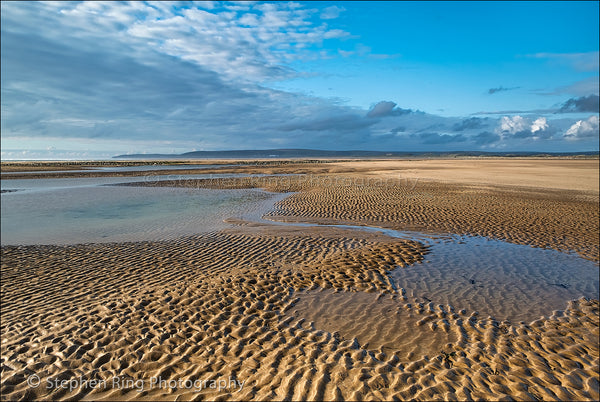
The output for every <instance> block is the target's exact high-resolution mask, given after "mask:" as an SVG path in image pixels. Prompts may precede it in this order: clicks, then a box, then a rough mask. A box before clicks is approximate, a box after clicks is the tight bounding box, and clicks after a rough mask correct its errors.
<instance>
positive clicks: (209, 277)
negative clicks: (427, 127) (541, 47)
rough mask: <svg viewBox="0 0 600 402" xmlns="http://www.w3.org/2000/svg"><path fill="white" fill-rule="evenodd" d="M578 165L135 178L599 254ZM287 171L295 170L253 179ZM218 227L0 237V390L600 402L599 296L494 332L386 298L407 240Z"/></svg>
mask: <svg viewBox="0 0 600 402" xmlns="http://www.w3.org/2000/svg"><path fill="white" fill-rule="evenodd" d="M425 162H428V163H433V162H435V161H433V162H431V161H424V162H423V163H425ZM442 162H443V163H444V164H446V163H447V164H449V165H450V166H451V165H452V163H451V162H453V161H438V162H437V163H442ZM490 162H491V161H490ZM570 162H573V164H570ZM581 162H586V163H587V164H584V165H585V166H583V167H582V166H580V165H579V163H581ZM592 162H594V163H595V165H594V164H593V163H592V164H590V161H577V160H575V161H565V160H547V161H546V163H547V164H548V166H547V168H548V171H549V172H550V174H551V175H555V176H556V177H559V176H560V177H563V179H561V180H562V181H561V180H552V181H551V183H550V182H548V181H547V178H544V177H543V176H542V178H541V179H539V180H536V179H535V177H531V176H527V178H522V180H521V179H519V174H517V173H516V171H515V170H514V169H513V167H512V165H510V164H512V163H515V161H514V160H510V161H508V162H507V163H509V165H507V172H506V174H505V175H504V176H501V177H502V178H501V179H498V182H495V179H493V178H490V177H487V178H486V176H485V171H484V170H485V169H483V168H478V172H477V173H473V174H472V175H471V176H468V177H467V176H464V175H462V176H460V177H455V176H452V174H450V173H444V172H445V170H444V169H442V170H444V172H439V171H438V172H437V173H435V174H434V173H431V176H428V177H425V176H424V177H423V178H422V179H419V180H418V181H417V183H416V185H415V184H414V182H413V181H407V180H404V181H398V180H396V181H389V180H387V179H388V178H389V176H387V175H389V174H390V172H389V169H390V167H389V166H387V165H386V167H385V168H384V167H382V165H379V164H377V162H373V163H375V165H372V166H371V167H369V164H367V163H365V162H355V163H356V165H354V166H353V165H352V164H348V165H345V164H346V163H345V162H344V163H342V164H341V165H339V166H338V165H336V164H337V163H339V162H334V163H331V164H330V163H327V164H318V165H314V166H313V165H310V164H305V165H303V166H304V167H303V169H305V170H304V172H305V173H310V174H311V175H314V176H310V177H307V176H286V177H284V178H282V177H272V178H270V179H269V178H262V179H260V180H261V181H258V179H239V178H236V179H229V180H204V181H202V180H193V181H191V180H185V181H178V182H161V183H151V182H143V183H144V184H143V185H177V186H186V187H208V188H211V187H219V188H245V187H259V188H266V189H269V190H272V191H280V192H286V191H294V194H292V195H290V197H288V198H286V199H284V200H283V201H281V202H279V203H278V204H277V206H276V208H275V209H274V210H273V211H272V212H271V213H270V214H269V216H267V218H268V219H275V220H286V221H300V222H314V223H346V224H359V225H361V224H362V225H365V224H369V225H373V226H380V227H389V228H395V229H407V228H410V229H419V230H423V231H428V232H431V233H439V232H442V233H443V232H449V233H458V234H464V233H468V234H480V235H484V236H489V237H494V238H500V239H504V240H507V241H509V242H513V243H519V244H529V245H532V246H536V247H546V248H552V249H556V250H562V251H567V250H570V251H574V252H576V253H578V254H579V255H581V256H583V257H586V258H588V259H591V260H592V261H598V249H599V247H598V242H599V241H598V216H599V214H598V190H597V183H595V184H594V185H591V184H590V183H589V182H588V181H586V180H587V179H585V177H588V175H589V176H590V177H594V174H595V175H596V176H595V177H597V174H598V172H597V167H598V165H597V163H598V162H597V161H592ZM386 163H391V162H386ZM396 163H405V162H404V161H400V162H396ZM456 163H457V165H456V166H459V164H464V163H466V162H465V161H458V162H456ZM519 163H521V162H519ZM324 166H325V167H324ZM460 166H463V165H460ZM399 168H401V167H400V166H399V165H394V166H392V169H399ZM501 168H502V166H501V163H500V162H494V168H493V169H500V170H501ZM253 169H259V168H257V167H254V168H253ZM287 169H289V170H291V172H289V173H294V172H293V170H294V169H295V168H294V167H293V166H279V167H278V166H269V167H266V168H264V169H263V172H265V173H269V174H272V173H281V172H283V171H286V170H287ZM334 169H341V170H342V171H340V172H337V173H336V172H335V171H333V170H334ZM369 169H370V170H371V171H369ZM420 169H421V170H420V171H422V172H424V171H425V169H424V168H420ZM457 169H458V170H460V169H463V168H459V167H457ZM489 169H492V168H491V167H489ZM532 169H538V170H540V171H541V172H543V171H544V166H543V163H542V162H539V163H538V161H535V166H534V167H532ZM351 170H354V171H351ZM563 170H566V173H564V175H563V173H562V172H563ZM580 170H582V171H583V172H582V173H576V172H579V171H580ZM373 172H379V173H373ZM569 172H570V173H571V174H572V177H576V175H577V174H579V176H577V177H580V178H581V180H579V179H577V180H575V179H573V180H572V181H571V180H567V179H568V177H569ZM295 173H298V172H295ZM394 174H395V173H394ZM443 174H448V175H449V176H448V177H440V176H439V175H443ZM456 174H458V173H456ZM436 175H438V176H436ZM499 177H500V176H499ZM365 178H367V179H368V178H379V179H382V180H383V181H369V180H366V181H365V180H363V179H365ZM3 179H4V177H3ZM361 180H362V181H361ZM386 180H387V181H386ZM570 182H572V183H570ZM360 183H361V184H360ZM358 184H360V185H358ZM140 185H141V184H140ZM230 222H231V223H235V224H236V225H237V226H236V227H234V228H233V229H227V230H222V231H218V232H212V233H208V234H202V235H194V236H188V237H184V238H181V239H177V240H172V241H163V242H131V243H107V244H86V245H73V246H3V247H2V259H1V270H2V271H1V272H2V281H1V282H2V283H1V293H2V302H1V313H2V321H1V329H2V343H1V349H0V351H1V366H0V367H1V373H0V374H1V388H0V390H1V393H2V399H3V400H18V399H27V400H29V399H88V400H98V399H118V400H122V399H132V400H156V399H162V400H192V399H193V400H202V399H210V400H214V399H219V400H247V399H259V400H264V399H275V400H283V399H293V400H321V399H327V400H340V399H352V400H359V399H362V400H365V399H366V400H382V399H383V400H390V399H400V400H406V399H416V400H431V399H444V400H456V399H459V400H466V399H487V400H498V399H517V400H573V399H576V400H597V399H598V398H599V397H600V394H599V390H598V386H599V378H598V371H599V350H598V349H599V348H598V341H599V330H598V327H599V324H598V321H599V308H600V305H599V302H598V300H589V299H579V300H574V301H572V302H570V303H569V304H568V305H565V306H564V309H563V310H560V311H549V312H548V315H547V316H546V317H544V318H540V319H537V320H535V321H532V322H525V323H519V322H511V321H508V320H502V321H498V320H496V319H493V318H488V317H481V316H478V315H476V314H475V313H474V312H473V311H466V310H457V309H455V308H454V307H453V306H450V305H443V304H439V303H436V302H435V301H433V302H431V303H423V302H420V301H419V300H415V299H412V298H411V297H408V296H407V295H405V294H403V292H402V290H401V289H398V288H396V287H395V286H394V284H393V282H392V280H391V275H390V271H391V270H393V269H396V267H401V268H400V269H407V270H409V269H411V267H414V265H415V264H418V263H419V262H420V261H423V260H424V259H425V258H427V253H428V248H427V247H426V246H424V245H423V244H421V243H419V242H416V241H410V240H403V239H393V238H390V237H387V236H384V235H382V234H375V233H368V232H364V231H359V230H340V229H336V228H331V227H317V228H314V227H313V228H306V227H292V226H285V227H282V226H274V225H269V224H268V223H256V222H247V221H242V220H239V219H231V220H230ZM359 324H360V325H359ZM365 324H366V325H365ZM369 327H372V328H373V330H372V331H368V330H366V331H365V328H369ZM32 375H33V377H32ZM159 378H160V379H161V380H163V382H162V383H158V384H156V383H152V381H154V380H156V379H159ZM32 379H33V380H32ZM36 379H39V383H40V385H39V386H37V387H32V386H31V384H32V381H33V385H35V384H36V382H35V380H36ZM61 380H70V382H69V381H66V382H65V383H62V384H61V383H60V381H61ZM92 380H96V382H95V383H94V382H93V381H92ZM28 381H29V384H28ZM84 381H87V382H84ZM126 381H129V382H126ZM169 381H171V384H169ZM186 381H187V382H186ZM211 381H212V383H211ZM219 381H223V382H225V383H226V385H223V383H219ZM242 382H243V386H241V385H240V384H241V383H242ZM211 384H213V385H214V386H215V388H211ZM236 384H237V385H236ZM48 385H50V386H48ZM60 385H66V386H63V387H61V386H60ZM71 385H72V386H71ZM171 385H173V388H171V387H170V386H171ZM221 385H223V386H222V388H223V389H218V387H219V386H221ZM70 386H71V387H70Z"/></svg>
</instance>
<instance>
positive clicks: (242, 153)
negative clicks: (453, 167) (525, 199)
mask: <svg viewBox="0 0 600 402" xmlns="http://www.w3.org/2000/svg"><path fill="white" fill-rule="evenodd" d="M575 155H586V156H588V155H589V156H597V155H598V151H591V152H483V151H448V152H385V151H327V150H320V149H250V150H232V151H194V152H186V153H183V154H129V155H117V156H114V157H113V158H117V159H263V158H283V159H285V158H353V157H354V158H365V157H371V158H394V157H410V156H418V157H453V156H455V157H461V156H504V157H510V156H513V157H519V156H575Z"/></svg>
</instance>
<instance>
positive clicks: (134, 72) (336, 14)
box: [0, 1, 600, 160]
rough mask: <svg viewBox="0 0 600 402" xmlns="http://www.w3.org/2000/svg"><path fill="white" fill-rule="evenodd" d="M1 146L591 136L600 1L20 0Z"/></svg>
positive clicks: (92, 147) (172, 148)
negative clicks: (108, 0) (189, 0)
mask: <svg viewBox="0 0 600 402" xmlns="http://www.w3.org/2000/svg"><path fill="white" fill-rule="evenodd" d="M0 4H1V5H0V7H1V10H0V11H1V25H0V29H1V38H0V44H1V53H0V55H1V58H0V59H1V148H2V160H9V159H103V158H110V157H112V156H114V155H118V154H127V153H183V152H189V151H194V150H199V151H200V150H204V151H210V150H228V149H272V148H310V149H326V150H378V151H398V152H401V151H502V152H512V151H537V152H580V151H598V149H599V110H598V109H599V106H598V99H599V98H598V95H599V93H598V92H599V83H598V82H599V81H598V80H599V65H598V64H599V62H598V59H599V53H598V50H599V34H598V32H599V29H600V28H599V21H598V19H599V17H598V15H599V10H598V8H599V7H598V6H599V2H597V1H585V2H555V1H551V2H537V1H536V2H504V1H502V2H450V1H448V2H405V1H401V2H393V1H384V2H372V1H370V2H360V1H352V2H312V1H311V2H153V1H147V2H141V1H136V2H92V1H87V2H82V3H79V2H18V1H10V2H9V1H3V2H1V3H0Z"/></svg>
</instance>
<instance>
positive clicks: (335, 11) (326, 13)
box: [321, 6, 346, 20]
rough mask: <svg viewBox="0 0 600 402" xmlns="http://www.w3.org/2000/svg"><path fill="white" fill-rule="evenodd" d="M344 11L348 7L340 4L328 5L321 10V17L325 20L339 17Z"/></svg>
mask: <svg viewBox="0 0 600 402" xmlns="http://www.w3.org/2000/svg"><path fill="white" fill-rule="evenodd" d="M342 11H346V9H345V8H344V7H338V6H330V7H327V8H325V9H323V11H322V12H321V18H322V19H324V20H331V19H334V18H337V17H339V16H340V13H341V12H342Z"/></svg>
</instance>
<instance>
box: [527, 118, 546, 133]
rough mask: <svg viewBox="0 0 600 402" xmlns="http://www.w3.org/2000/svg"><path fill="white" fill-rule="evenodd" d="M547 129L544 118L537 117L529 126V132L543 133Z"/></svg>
mask: <svg viewBox="0 0 600 402" xmlns="http://www.w3.org/2000/svg"><path fill="white" fill-rule="evenodd" d="M547 128H548V122H547V121H546V118H545V117H538V118H537V119H536V120H535V121H534V122H533V124H532V125H531V132H532V133H535V132H538V131H544V130H546V129H547Z"/></svg>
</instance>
